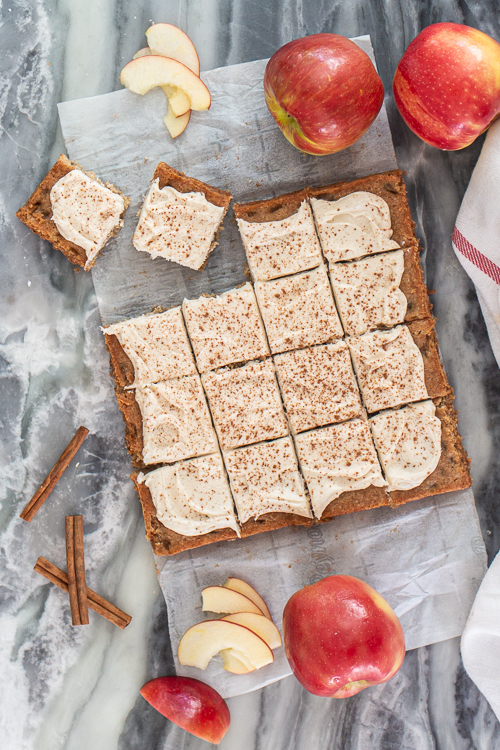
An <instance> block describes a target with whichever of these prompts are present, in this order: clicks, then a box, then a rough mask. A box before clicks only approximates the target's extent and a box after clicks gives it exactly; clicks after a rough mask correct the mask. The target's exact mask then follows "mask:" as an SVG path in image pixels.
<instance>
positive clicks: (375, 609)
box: [283, 575, 405, 698]
mask: <svg viewBox="0 0 500 750" xmlns="http://www.w3.org/2000/svg"><path fill="white" fill-rule="evenodd" d="M283 640H284V644H285V652H286V655H287V658H288V661H289V662H290V666H291V668H292V670H293V673H294V675H295V677H296V678H297V679H298V680H299V682H300V683H301V684H302V685H303V686H304V687H305V688H306V690H308V691H309V692H310V693H314V694H315V695H322V696H327V697H332V698H348V697H349V696H351V695H355V694H356V693H359V691H360V690H363V689H364V688H366V687H369V686H370V685H378V684H380V683H381V682H387V680H390V679H391V677H393V676H394V675H395V674H396V672H397V671H398V669H399V668H400V666H401V664H402V663H403V659H404V656H405V639H404V634H403V628H402V627H401V623H400V622H399V620H398V618H397V617H396V615H395V614H394V611H393V610H392V609H391V607H390V606H389V604H388V603H387V602H386V601H385V599H384V598H383V597H382V596H381V595H380V594H379V593H378V592H377V591H375V589H373V588H372V587H371V586H369V585H368V584H367V583H364V582H363V581H360V580H359V578H353V577H352V576H344V575H336V576H328V577H327V578H323V579H322V580H321V581H318V582H317V583H314V584H313V585H312V586H306V587H305V588H303V589H301V590H300V591H297V592H296V593H295V594H293V596H292V597H291V598H290V599H289V600H288V602H287V604H286V606H285V610H284V612H283Z"/></svg>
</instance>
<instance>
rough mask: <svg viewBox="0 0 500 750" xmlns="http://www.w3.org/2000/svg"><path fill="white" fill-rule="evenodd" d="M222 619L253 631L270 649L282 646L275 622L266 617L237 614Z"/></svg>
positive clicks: (243, 613) (252, 614) (244, 613)
mask: <svg viewBox="0 0 500 750" xmlns="http://www.w3.org/2000/svg"><path fill="white" fill-rule="evenodd" d="M222 619H223V620H226V621H227V622H235V623H236V624H237V625H244V626H245V628H248V629H249V630H252V631H253V632H254V633H256V634H257V635H258V636H259V637H260V638H262V639H263V640H264V641H265V642H266V643H267V645H268V646H269V648H270V649H275V648H279V647H280V646H281V636H280V631H279V630H278V628H277V627H276V625H275V624H274V622H272V620H269V619H268V618H267V617H264V615H256V614H254V613H253V612H236V613H235V614H234V615H226V616H225V617H223V618H222Z"/></svg>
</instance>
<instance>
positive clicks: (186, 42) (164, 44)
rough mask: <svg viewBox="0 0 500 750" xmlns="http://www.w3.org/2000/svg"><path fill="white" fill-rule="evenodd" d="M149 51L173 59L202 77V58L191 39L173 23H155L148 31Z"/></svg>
mask: <svg viewBox="0 0 500 750" xmlns="http://www.w3.org/2000/svg"><path fill="white" fill-rule="evenodd" d="M146 39H147V40H148V44H149V49H150V50H151V52H152V54H153V55H164V56H165V57H173V58H174V60H178V61H179V62H181V63H183V64H184V65H185V66H186V67H187V68H189V69H190V70H192V71H193V73H194V74H195V75H197V76H199V75H200V58H199V57H198V53H197V52H196V49H195V46H194V44H193V42H192V41H191V39H190V38H189V37H188V35H187V34H185V33H184V32H183V31H181V29H179V28H178V27H177V26H173V25H172V24H171V23H155V24H153V26H150V27H149V29H148V30H147V31H146Z"/></svg>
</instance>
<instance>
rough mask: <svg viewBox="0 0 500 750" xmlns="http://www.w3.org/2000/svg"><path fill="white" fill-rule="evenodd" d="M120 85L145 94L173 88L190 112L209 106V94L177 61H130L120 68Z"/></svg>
mask: <svg viewBox="0 0 500 750" xmlns="http://www.w3.org/2000/svg"><path fill="white" fill-rule="evenodd" d="M120 82H121V84H122V85H123V86H125V87H126V88H128V89H129V90H130V91H132V92H133V93H134V94H141V96H142V95H144V94H147V92H148V91H151V89H153V88H155V87H156V86H161V87H163V86H174V87H175V88H178V89H180V90H181V91H182V92H183V93H184V94H186V96H188V97H189V100H190V102H191V109H194V110H206V109H208V108H209V107H210V92H209V90H208V89H207V87H206V86H205V84H204V83H203V81H202V80H201V78H198V76H197V75H195V73H193V71H192V70H189V68H187V67H186V66H185V65H183V64H182V63H180V62H179V61H178V60H174V59H173V58H170V57H162V56H161V55H144V56H143V57H138V58H136V59H135V60H131V61H130V62H129V63H127V65H125V67H124V68H123V70H122V72H121V75H120Z"/></svg>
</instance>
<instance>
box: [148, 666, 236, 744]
mask: <svg viewBox="0 0 500 750" xmlns="http://www.w3.org/2000/svg"><path fill="white" fill-rule="evenodd" d="M140 692H141V695H142V697H143V698H145V699H146V700H147V701H148V703H150V704H151V705H152V706H153V708H156V710H157V711H159V712H160V713H161V714H163V716H166V717H167V719H170V721H172V722H173V723H174V724H177V725H178V726H179V727H182V729H185V730H186V732H189V733H190V734H194V735H195V737H200V738H201V739H202V740H207V742H212V743H214V744H215V745H218V744H219V742H220V741H221V740H222V738H223V737H224V735H225V734H226V732H227V730H228V728H229V722H230V721H231V717H230V716H229V709H228V707H227V704H226V702H225V700H224V699H223V698H222V696H220V695H219V693H218V692H217V691H216V690H214V689H213V688H211V687H210V686H209V685H206V684H205V683H204V682H201V681H200V680H195V679H193V678H191V677H157V678H156V679H155V680H150V681H149V682H146V684H145V685H143V686H142V688H141V691H140Z"/></svg>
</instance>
